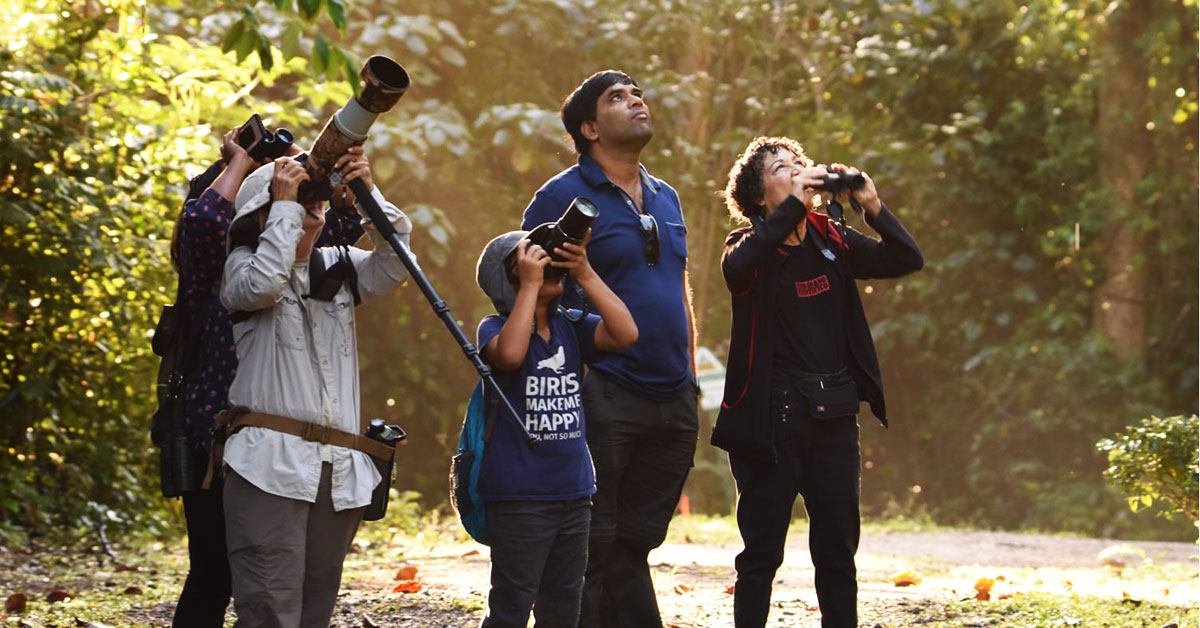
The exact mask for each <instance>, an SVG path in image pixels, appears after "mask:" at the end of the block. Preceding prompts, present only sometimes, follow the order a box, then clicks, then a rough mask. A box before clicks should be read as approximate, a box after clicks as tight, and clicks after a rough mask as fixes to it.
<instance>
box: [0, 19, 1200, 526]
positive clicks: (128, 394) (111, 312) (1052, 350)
mask: <svg viewBox="0 0 1200 628" xmlns="http://www.w3.org/2000/svg"><path fill="white" fill-rule="evenodd" d="M0 7H2V9H0V12H2V14H0V20H2V22H0V137H2V138H3V141H0V360H2V361H0V416H2V417H3V420H2V421H0V537H2V538H5V539H9V540H14V539H19V538H22V537H24V536H28V535H35V536H36V535H46V534H50V533H52V532H55V531H59V532H61V531H71V530H76V529H83V528H93V527H96V524H97V523H99V522H101V521H103V522H104V523H105V525H106V527H107V528H108V529H109V530H110V531H112V530H120V531H135V530H136V531H145V532H149V533H151V534H173V533H177V532H178V531H179V530H180V529H181V528H182V526H181V523H180V519H179V516H178V506H177V504H176V503H173V502H167V501H165V500H163V499H162V498H161V497H159V494H158V489H159V486H158V476H157V469H156V465H157V450H155V449H154V448H153V446H152V445H151V444H150V441H149V429H148V428H149V417H150V415H151V413H152V411H153V390H154V387H153V383H154V372H155V368H156V366H157V361H156V359H155V358H154V356H153V355H152V354H151V352H150V346H149V345H150V343H149V337H150V333H151V331H152V329H153V326H154V322H155V319H156V317H157V314H158V312H159V310H160V307H161V306H162V305H163V304H165V303H169V302H171V301H172V300H173V299H174V296H175V295H174V292H175V285H174V275H173V272H172V270H171V266H170V262H169V260H168V254H167V243H168V241H169V238H170V233H171V227H172V224H173V221H174V219H175V217H176V216H177V215H178V212H179V210H180V205H181V202H182V199H183V196H184V191H185V187H186V182H187V179H188V177H190V176H192V175H194V174H196V173H198V172H199V171H200V170H202V169H203V168H204V167H205V166H207V165H208V164H209V163H211V161H212V160H214V159H216V157H217V147H218V142H219V137H220V136H221V135H222V134H223V133H224V132H225V131H226V130H228V129H231V128H234V127H236V126H237V125H239V124H241V123H242V122H243V121H244V120H245V119H246V118H247V117H248V116H249V114H250V113H252V112H256V111H257V112H259V113H261V114H262V115H263V117H264V118H265V119H266V120H267V121H268V122H269V123H270V124H271V125H277V126H286V127H288V128H290V129H292V130H293V131H294V132H295V133H296V136H297V137H298V138H299V141H300V143H301V144H302V145H308V143H310V142H311V141H312V139H314V138H315V136H316V133H317V131H319V129H320V127H321V125H322V124H323V123H324V122H325V120H326V119H327V118H328V116H329V115H330V114H331V113H332V112H333V111H335V110H336V109H337V107H339V106H340V105H342V104H343V103H344V102H345V101H346V99H347V98H348V97H350V95H351V93H352V90H353V88H354V87H353V86H354V84H353V81H352V80H348V79H347V77H352V76H353V75H354V74H356V73H357V69H358V67H359V65H360V63H361V60H363V59H365V58H366V56H368V55H370V54H375V53H384V54H388V55H390V56H392V57H394V58H395V59H397V60H398V61H400V62H401V63H402V64H403V65H404V66H405V67H406V68H407V69H408V71H409V72H410V74H411V76H412V77H413V87H412V89H411V90H410V92H409V94H408V95H407V96H406V97H405V98H404V99H403V100H401V102H400V104H399V105H398V106H397V108H396V109H395V110H394V111H392V112H391V113H389V114H387V115H386V116H384V117H383V118H381V119H380V121H379V122H378V123H377V124H376V125H375V127H374V128H373V129H372V137H371V139H370V140H369V141H368V153H369V156H370V158H371V161H372V164H373V168H374V171H375V178H376V181H377V182H378V183H379V185H380V187H381V188H382V190H383V192H384V194H385V195H386V196H387V197H388V198H389V199H392V200H393V201H394V202H396V203H397V204H398V205H400V206H401V207H402V208H403V209H404V210H405V211H407V212H408V214H409V215H410V216H411V217H412V218H413V220H414V222H415V224H416V227H415V232H414V236H413V248H414V250H415V251H416V252H417V254H418V255H419V257H420V259H421V263H422V266H423V268H424V269H425V271H426V273H427V274H428V276H429V278H430V280H431V281H432V282H433V284H434V285H435V286H436V287H437V289H438V290H439V291H440V292H441V294H442V296H443V297H445V298H446V300H447V301H448V302H449V304H450V306H451V308H452V311H453V312H454V314H455V315H456V316H457V317H458V319H459V320H460V321H461V322H462V324H463V325H464V327H465V328H466V329H467V330H468V332H473V330H474V327H475V325H476V323H477V322H478V320H479V319H480V318H481V317H482V316H484V315H486V314H487V313H489V311H490V310H489V307H490V306H489V304H488V302H487V301H486V299H485V298H484V297H483V295H482V293H481V292H480V291H479V290H478V288H477V287H476V286H475V285H474V281H473V277H474V262H475V259H476V256H477V255H478V252H479V250H480V249H481V247H482V245H483V244H484V243H485V242H486V241H487V240H488V239H490V238H491V237H492V236H493V235H495V234H497V233H499V232H502V231H506V230H509V229H512V228H515V226H516V225H517V224H518V222H519V220H520V215H521V211H522V210H523V208H524V207H525V205H526V204H527V202H528V201H529V199H530V198H531V196H532V194H533V192H534V191H535V190H536V189H537V188H538V187H539V186H540V185H541V184H542V183H543V182H544V181H545V180H546V179H547V178H548V177H550V176H552V175H553V174H554V173H556V172H558V171H559V170H561V169H562V168H564V167H566V166H568V165H570V164H571V163H573V162H574V159H575V157H574V154H573V152H572V150H571V149H570V145H569V143H568V142H567V141H566V139H565V137H564V133H563V129H562V126H561V123H560V122H559V119H558V115H557V106H558V103H559V102H560V101H561V99H562V97H563V96H564V95H565V94H567V93H568V92H569V91H570V90H571V89H572V88H573V87H574V86H575V85H577V84H578V83H579V81H581V80H582V79H583V78H584V77H586V76H587V75H588V74H590V73H591V72H593V71H595V70H599V69H604V68H608V67H614V68H619V69H622V70H624V71H626V72H629V73H630V74H632V75H633V76H634V77H635V78H636V79H637V80H638V81H639V82H640V83H641V85H642V86H643V87H644V88H645V91H646V99H647V102H648V104H649V106H650V108H651V110H652V112H653V115H654V124H655V137H654V139H653V140H652V142H651V144H650V145H649V146H648V147H647V150H646V151H645V152H644V153H643V157H644V163H645V164H646V166H647V167H648V168H649V170H650V171H651V172H652V173H654V174H655V175H657V176H659V177H662V178H664V179H665V180H667V181H668V182H670V183H671V184H672V185H673V186H674V187H675V188H676V189H677V190H678V191H679V194H680V197H681V199H682V201H683V207H684V213H685V217H686V220H687V224H688V245H689V249H690V259H689V267H690V272H691V277H692V284H693V286H694V288H695V297H694V302H695V311H696V315H697V323H698V330H699V337H700V345H702V346H706V347H710V348H712V349H713V350H714V351H715V352H716V353H717V355H718V356H720V357H721V358H724V356H725V352H726V350H727V348H728V330H729V318H730V311H729V299H728V293H727V291H726V290H725V288H724V286H723V283H722V281H721V277H720V272H719V255H720V250H721V243H722V241H723V237H724V234H725V233H726V231H727V230H728V229H729V228H730V227H731V224H730V222H729V219H728V217H727V215H726V213H725V211H724V208H723V202H722V200H721V198H720V197H719V196H718V194H717V192H718V191H719V190H720V189H722V188H723V187H724V177H725V173H726V172H727V171H728V168H729V166H730V165H731V164H732V162H733V160H734V158H735V156H736V155H737V154H739V153H740V151H741V149H742V148H743V147H744V146H745V145H746V143H747V142H748V141H749V140H750V139H751V138H752V137H754V136H756V135H761V134H783V135H789V136H792V137H795V138H797V139H799V140H800V141H801V142H802V143H803V144H804V145H805V147H806V149H807V151H808V153H809V155H811V156H812V157H814V158H815V159H816V160H818V161H820V162H825V163H829V162H834V161H841V162H845V163H851V164H856V165H858V166H860V167H862V168H863V169H865V170H867V171H868V172H870V173H872V175H873V177H874V179H875V180H876V181H877V182H878V185H879V188H880V190H881V193H882V196H883V198H884V199H885V200H886V201H887V202H888V204H889V206H890V207H891V208H892V209H893V210H894V211H896V213H897V214H898V215H899V216H900V217H901V219H902V220H903V221H904V222H905V224H906V226H907V227H908V228H909V230H910V231H911V232H912V233H913V234H914V235H915V236H916V238H917V240H918V241H919V242H920V244H921V246H922V248H923V250H924V252H925V257H926V260H927V262H926V267H925V269H924V270H923V271H922V272H921V273H919V274H916V275H914V276H911V277H908V278H905V279H903V280H900V281H889V282H862V283H861V284H860V290H861V292H862V293H863V300H864V304H865V307H866V309H867V313H868V318H869V320H871V322H872V331H873V333H874V335H875V340H876V343H877V346H878V349H879V353H880V357H881V362H882V366H883V371H884V379H885V381H886V387H887V393H888V402H889V414H890V415H891V417H892V428H891V429H889V430H886V431H885V430H883V429H882V428H880V427H879V426H878V424H877V423H876V422H875V420H874V419H873V418H871V417H870V416H869V414H867V415H863V416H862V417H861V418H860V420H861V423H862V426H863V429H862V452H863V456H862V458H863V464H864V471H863V474H864V475H863V493H862V494H863V504H864V513H865V514H867V515H868V516H902V517H910V518H917V519H921V520H932V521H936V522H938V523H944V524H963V525H973V526H981V527H987V528H1006V529H1037V530H1054V531H1070V532H1078V533H1084V534H1090V535H1103V536H1121V537H1130V538H1163V539H1179V540H1193V539H1195V534H1196V529H1195V527H1193V525H1192V524H1191V521H1184V520H1181V519H1178V518H1177V519H1175V520H1174V521H1166V520H1163V519H1161V518H1155V517H1153V516H1152V515H1150V514H1147V513H1146V512H1144V511H1143V512H1133V511H1132V510H1131V509H1130V507H1129V504H1128V503H1127V497H1128V496H1127V495H1126V494H1123V493H1120V492H1118V491H1117V490H1115V489H1113V488H1111V487H1109V486H1108V485H1106V484H1105V482H1104V479H1103V477H1102V471H1103V470H1104V469H1105V467H1106V466H1107V465H1108V461H1107V458H1106V455H1105V454H1104V452H1101V451H1098V450H1097V448H1096V443H1097V441H1098V440H1100V439H1103V438H1106V437H1109V436H1112V435H1114V434H1115V433H1116V432H1118V431H1119V430H1121V429H1123V428H1125V427H1127V426H1132V425H1136V424H1137V422H1138V421H1139V420H1140V419H1142V418H1143V417H1148V416H1150V415H1164V416H1165V415H1190V414H1195V413H1196V412H1197V394H1198V389H1197V377H1198V369H1197V345H1198V337H1197V330H1198V320H1200V319H1198V316H1197V304H1198V295H1197V284H1198V276H1197V257H1198V251H1197V213H1198V212H1197V207H1198V202H1200V201H1198V198H1197V172H1198V164H1197V148H1196V141H1197V54H1196V53H1197V33H1196V27H1197V7H1196V2H1195V0H1130V1H1124V2H1120V1H1118V2H1111V3H1109V2H1099V1H1093V0H1075V1H1071V2H1067V1H1061V0H1028V1H1025V2H1017V1H1014V0H994V1H989V2H965V1H961V0H915V1H910V2H881V1H878V0H874V1H872V0H845V1H839V2H834V3H829V2H812V1H809V0H802V1H796V2H780V1H766V2H748V1H740V0H736V1H735V0H712V1H708V2H680V1H676V0H639V1H638V2H626V1H623V0H607V1H599V0H490V1H485V0H437V1H433V0H413V1H400V0H378V1H375V2H357V3H353V4H348V3H345V2H343V1H342V0H298V2H297V1H295V0H272V1H271V2H258V3H254V2H246V1H228V2H215V1H213V0H194V1H191V2H186V3H184V2H180V1H178V0H170V1H166V2H144V1H138V0H3V2H0ZM858 226H859V227H860V228H862V226H861V225H858ZM357 327H358V337H359V347H360V357H361V364H362V395H363V398H362V406H363V410H364V417H375V416H381V417H386V418H388V419H389V420H391V421H395V422H399V423H401V424H402V425H403V426H404V427H405V428H406V429H407V430H408V432H409V433H410V435H411V437H410V441H411V442H410V444H409V445H408V446H407V447H406V448H405V449H404V451H403V455H402V458H401V460H400V463H399V464H400V473H399V479H398V483H397V486H398V488H400V489H403V490H413V491H417V492H419V493H420V496H421V499H422V501H423V502H424V503H425V504H426V505H427V506H428V507H444V506H445V502H446V499H445V498H446V492H447V482H446V472H447V467H448V462H449V457H450V455H451V454H452V449H453V447H454V445H455V443H456V440H457V432H458V426H459V423H460V421H461V417H462V411H463V409H464V407H465V403H466V399H467V396H468V394H469V391H470V389H471V386H472V384H473V381H474V378H475V374H474V372H473V370H472V369H471V367H470V365H469V364H468V363H467V361H466V360H465V359H464V358H463V357H462V355H461V353H460V352H459V350H458V348H457V346H456V345H455V344H454V342H453V341H452V339H451V338H450V337H449V336H448V335H447V334H446V332H445V330H444V329H443V328H442V326H441V323H440V322H439V321H438V320H437V318H436V317H435V316H434V315H433V313H432V312H431V310H430V308H429V306H428V304H427V303H426V302H425V301H424V299H423V298H421V296H420V294H419V292H418V291H417V290H416V289H415V287H413V286H408V287H406V288H404V289H402V290H400V291H398V292H397V293H396V294H394V295H392V296H390V297H388V298H386V299H383V300H380V301H378V302H373V303H370V304H367V305H364V306H363V307H362V308H361V309H360V310H359V312H358V322H357ZM712 419H713V414H712V413H704V414H703V416H702V429H701V437H700V441H701V444H700V448H699V450H698V453H697V458H696V467H695V469H694V470H693V471H692V474H691V478H690V479H689V482H688V486H687V487H686V494H687V495H688V497H689V501H690V505H691V509H692V510H693V511H699V512H712V513H728V512H729V511H730V510H731V508H732V506H733V503H734V491H733V485H732V481H731V479H730V477H729V473H728V469H727V465H726V460H725V456H724V454H723V453H722V452H720V451H719V450H716V449H714V448H712V447H711V446H709V445H708V444H707V441H708V436H709V430H710V429H711V423H712ZM1193 425H1194V424H1193ZM1188 439H1190V441H1191V442H1190V443H1184V445H1186V446H1187V447H1189V448H1190V449H1189V451H1194V447H1195V439H1196V435H1195V434H1190V435H1189V436H1188ZM1188 455H1190V456H1191V457H1192V458H1191V459H1192V460H1194V454H1193V453H1189V454H1188ZM1189 464H1191V463H1189ZM1193 481H1194V480H1193Z"/></svg>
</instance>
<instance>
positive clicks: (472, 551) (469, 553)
mask: <svg viewBox="0 0 1200 628" xmlns="http://www.w3.org/2000/svg"><path fill="white" fill-rule="evenodd" d="M478 555H479V550H477V549H473V550H471V551H469V552H467V553H465V554H463V555H462V557H463V558H466V557H468V556H478Z"/></svg>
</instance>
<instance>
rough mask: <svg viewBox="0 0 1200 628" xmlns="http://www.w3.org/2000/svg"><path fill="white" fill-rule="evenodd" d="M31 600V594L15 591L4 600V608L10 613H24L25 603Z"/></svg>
mask: <svg viewBox="0 0 1200 628" xmlns="http://www.w3.org/2000/svg"><path fill="white" fill-rule="evenodd" d="M28 601H29V596H27V595H25V594H24V593H13V594H12V595H10V596H8V599H7V600H4V610H5V611H7V612H9V613H24V612H25V603H26V602H28Z"/></svg>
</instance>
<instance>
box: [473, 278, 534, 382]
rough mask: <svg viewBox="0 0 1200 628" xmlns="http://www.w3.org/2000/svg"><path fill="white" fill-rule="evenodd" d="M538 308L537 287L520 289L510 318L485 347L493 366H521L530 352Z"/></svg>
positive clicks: (503, 369) (508, 368) (504, 367)
mask: <svg viewBox="0 0 1200 628" xmlns="http://www.w3.org/2000/svg"><path fill="white" fill-rule="evenodd" d="M536 309H537V289H536V288H535V289H528V288H527V289H523V290H519V291H518V292H517V299H516V303H514V304H513V309H512V312H509V314H508V320H506V321H504V326H503V327H501V328H500V333H499V334H496V337H495V339H493V340H492V341H491V342H489V343H488V345H487V346H486V347H484V357H485V358H487V359H488V362H490V363H491V364H492V366H494V367H496V368H498V369H500V370H502V371H514V370H516V369H518V368H520V367H521V362H523V361H524V360H525V354H526V353H528V352H529V337H530V335H531V332H530V330H531V329H533V315H534V311H535V310H536Z"/></svg>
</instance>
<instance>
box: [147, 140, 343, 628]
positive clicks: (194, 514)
mask: <svg viewBox="0 0 1200 628" xmlns="http://www.w3.org/2000/svg"><path fill="white" fill-rule="evenodd" d="M237 135H238V130H237V129H235V130H232V131H229V132H228V133H226V134H225V137H224V140H223V141H222V144H221V159H220V160H219V161H217V162H216V163H214V164H212V165H211V166H210V167H209V168H208V169H207V170H205V171H204V172H203V173H202V174H200V175H197V176H196V177H195V178H194V179H192V180H191V182H190V184H189V186H188V196H187V200H186V201H185V203H184V206H183V210H182V211H181V212H180V214H179V218H178V219H177V220H176V222H175V228H174V231H173V233H172V235H171V262H172V263H173V265H174V266H175V271H176V272H177V273H178V275H179V295H178V298H177V300H176V303H177V306H178V307H179V308H180V309H181V311H182V312H183V314H184V316H183V320H184V321H186V323H185V325H184V328H183V329H182V330H181V333H182V334H184V335H185V337H186V338H190V339H192V340H190V341H189V342H188V343H187V346H188V349H189V350H188V351H187V353H186V355H184V356H182V357H183V363H184V364H185V365H186V366H185V368H184V371H183V383H182V388H183V404H184V410H183V429H184V431H185V433H186V437H187V441H188V442H189V443H190V446H191V449H192V450H193V451H194V453H193V455H192V461H193V462H194V463H195V468H194V470H193V474H192V475H193V477H194V478H197V479H199V478H203V477H204V474H205V470H206V468H205V466H206V465H207V463H208V460H209V451H208V448H209V447H210V445H211V440H212V439H211V436H210V433H211V432H212V427H213V417H214V416H216V415H217V413H219V412H221V411H223V410H225V409H226V408H227V402H226V400H227V397H228V396H229V385H230V383H232V382H233V377H234V374H235V373H236V372H237V364H238V363H237V353H236V351H235V350H234V345H233V327H232V324H231V323H230V321H229V312H228V311H227V310H226V309H225V306H223V305H221V301H220V296H219V292H220V286H221V272H222V269H223V268H224V266H225V239H226V234H227V231H228V229H229V225H230V223H231V222H233V216H234V204H233V201H234V198H235V196H236V194H237V191H238V188H239V187H240V186H241V185H242V181H243V180H244V179H245V178H246V175H248V174H249V173H250V172H252V171H253V170H254V169H255V168H257V167H259V166H261V165H263V163H270V160H264V161H263V162H262V163H260V162H257V161H255V160H254V158H252V157H251V156H250V154H249V153H248V152H247V151H246V148H245V147H243V146H241V145H239V144H238V142H237V139H236V138H237ZM292 152H299V149H298V148H293V150H292ZM343 191H344V190H339V191H338V192H336V193H335V194H334V197H335V199H337V200H338V203H337V204H335V207H334V211H333V212H332V218H331V222H332V223H333V225H332V227H330V226H327V228H325V229H323V230H322V232H321V235H320V237H319V238H318V240H317V246H318V247H321V246H334V245H339V244H342V245H350V244H353V243H354V242H355V241H357V240H358V238H359V237H360V236H362V233H363V230H362V227H361V226H360V225H359V221H358V219H357V212H355V211H354V209H353V208H352V207H349V205H348V204H347V203H344V202H342V198H343V196H342V194H341V192H343ZM156 428H157V429H166V428H167V426H163V425H158V426H156ZM222 491H223V484H222V482H221V480H220V478H216V479H215V480H214V481H213V483H212V485H211V486H209V488H200V487H199V486H196V487H193V488H192V489H191V490H187V491H186V492H184V493H183V495H182V497H183V514H184V520H185V521H186V525H187V537H188V574H187V579H186V580H185V582H184V585H183V590H182V592H181V593H180V595H179V601H178V603H177V604H176V606H175V616H174V620H173V624H172V625H173V626H175V627H176V628H183V627H196V628H217V627H219V626H222V625H224V622H225V609H226V607H227V606H229V598H230V595H231V586H232V585H231V583H230V575H229V560H228V557H227V551H226V547H225V510H224V508H223V507H222V504H221V501H222V498H221V495H222Z"/></svg>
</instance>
